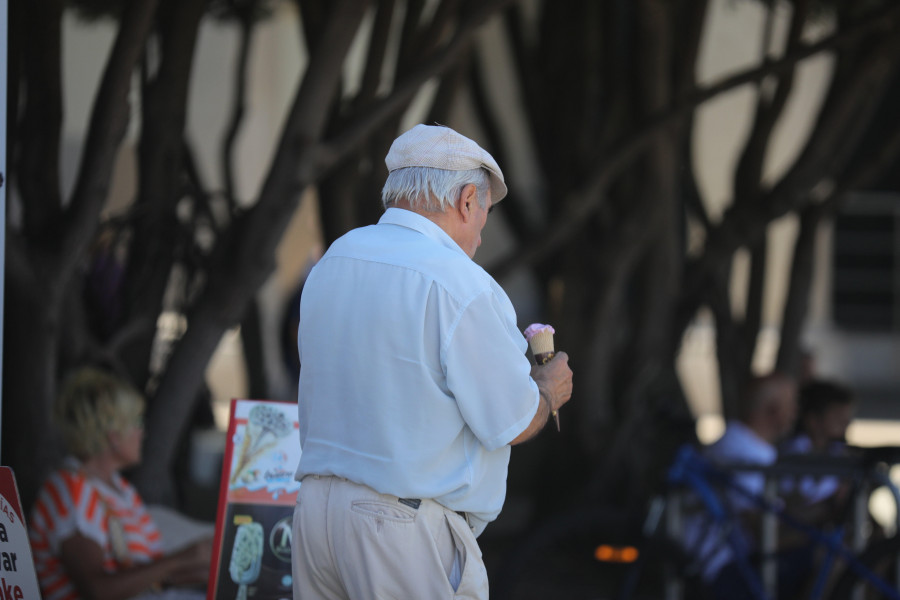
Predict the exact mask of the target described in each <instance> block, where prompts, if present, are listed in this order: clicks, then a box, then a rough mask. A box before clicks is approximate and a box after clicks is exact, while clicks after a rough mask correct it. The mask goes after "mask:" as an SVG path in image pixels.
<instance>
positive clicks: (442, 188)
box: [381, 167, 490, 212]
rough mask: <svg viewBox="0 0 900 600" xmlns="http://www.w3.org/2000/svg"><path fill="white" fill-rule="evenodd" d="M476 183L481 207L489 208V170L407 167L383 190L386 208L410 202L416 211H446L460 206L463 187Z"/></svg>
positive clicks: (393, 173) (392, 176)
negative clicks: (405, 201) (457, 205)
mask: <svg viewBox="0 0 900 600" xmlns="http://www.w3.org/2000/svg"><path fill="white" fill-rule="evenodd" d="M470 183H471V184H474V185H475V189H476V190H477V196H478V206H480V207H481V208H485V207H486V206H487V193H488V190H489V189H490V176H489V174H488V172H487V171H486V170H485V169H471V170H468V171H448V170H445V169H434V168H431V167H404V168H402V169H396V170H394V171H391V172H390V173H389V174H388V177H387V181H385V182H384V188H382V190H381V202H382V204H384V207H385V208H389V207H391V206H393V205H394V204H396V203H398V202H400V201H402V200H407V201H408V202H409V204H410V206H411V207H412V208H417V209H420V210H425V211H429V212H444V211H446V210H447V209H448V208H449V207H451V206H453V205H454V204H456V201H457V199H459V194H460V192H461V191H462V188H463V187H465V186H466V185H468V184H470Z"/></svg>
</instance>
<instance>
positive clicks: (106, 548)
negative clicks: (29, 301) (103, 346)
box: [29, 368, 212, 600]
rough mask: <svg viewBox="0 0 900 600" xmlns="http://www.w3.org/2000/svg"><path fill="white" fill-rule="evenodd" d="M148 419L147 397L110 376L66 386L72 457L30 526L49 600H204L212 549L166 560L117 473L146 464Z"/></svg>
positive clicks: (204, 546) (62, 416) (199, 546)
mask: <svg viewBox="0 0 900 600" xmlns="http://www.w3.org/2000/svg"><path fill="white" fill-rule="evenodd" d="M143 414H144V399H143V397H142V396H141V394H140V393H139V392H138V391H137V390H135V389H134V388H133V387H131V386H130V385H128V384H126V383H125V382H124V381H122V380H120V379H118V378H117V377H115V376H113V375H111V374H109V373H107V372H105V371H102V370H99V369H96V368H83V369H80V370H78V371H77V372H75V373H74V374H73V375H72V376H71V377H70V378H69V379H68V380H67V381H66V382H65V383H64V385H63V388H62V392H61V393H60V395H59V397H58V398H57V401H56V403H55V405H54V419H55V421H56V424H57V426H58V427H59V428H60V431H61V433H62V436H63V439H64V441H65V443H66V446H67V448H68V450H69V452H70V453H71V455H70V456H69V457H67V458H66V459H65V461H64V462H63V465H62V466H61V468H59V469H58V470H57V471H55V472H54V473H52V474H51V475H50V476H49V477H48V478H47V480H46V481H45V482H44V484H43V486H42V488H41V491H40V493H39V495H38V499H37V501H36V502H35V505H34V507H33V509H32V514H31V518H30V520H29V526H30V531H29V537H30V540H31V545H32V551H33V553H34V563H35V570H36V571H37V576H38V580H39V581H40V586H41V593H42V595H43V598H44V600H70V599H75V598H93V599H97V600H119V599H124V598H134V597H147V598H150V597H159V598H172V599H176V598H197V599H199V598H203V597H205V593H204V591H203V585H204V584H205V583H206V581H207V577H208V574H209V565H210V560H211V550H212V543H211V540H209V539H205V540H201V541H198V542H195V543H193V544H191V545H190V546H188V547H186V548H184V549H182V550H181V551H179V552H176V553H174V554H170V555H166V556H164V555H163V550H162V548H163V544H162V537H161V535H160V532H159V529H158V528H157V526H156V524H155V523H154V522H153V520H152V519H151V517H150V515H149V514H148V512H147V509H146V507H145V505H144V503H143V501H142V500H141V498H140V496H139V495H138V493H137V491H136V490H135V489H134V487H133V486H131V485H130V484H129V483H128V482H127V481H126V480H125V479H124V478H123V477H122V476H121V474H120V473H121V471H122V470H123V469H125V468H127V467H130V466H134V465H136V464H138V463H139V462H140V460H141V445H142V442H143V438H144V431H143ZM178 586H183V587H178ZM189 586H191V587H189Z"/></svg>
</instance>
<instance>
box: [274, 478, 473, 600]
mask: <svg viewBox="0 0 900 600" xmlns="http://www.w3.org/2000/svg"><path fill="white" fill-rule="evenodd" d="M291 547H292V552H293V556H292V565H293V582H294V600H372V599H379V600H382V599H383V600H388V599H392V600H433V599H441V598H462V599H467V600H487V598H488V581H487V570H486V569H485V566H484V562H483V561H482V559H481V550H480V549H479V548H478V543H477V542H476V541H475V535H474V534H473V533H472V530H471V529H470V528H469V526H468V524H467V523H466V520H465V519H464V518H463V517H462V516H460V515H459V514H457V513H455V512H453V511H452V510H450V509H447V508H444V507H443V506H441V505H440V504H438V503H437V502H434V501H433V500H426V499H423V500H422V501H421V504H419V506H418V508H413V507H411V506H407V505H406V504H403V503H401V502H400V501H399V499H398V498H397V497H396V496H390V495H386V494H379V493H378V492H376V491H374V490H372V489H371V488H369V487H367V486H364V485H360V484H357V483H353V482H351V481H347V480H346V479H342V478H339V477H326V476H317V475H312V476H307V477H305V478H304V479H303V483H302V484H301V486H300V491H299V493H298V495H297V505H296V507H295V509H294V523H293V536H292V541H291ZM451 581H454V582H455V581H458V586H456V589H454V586H453V584H452V583H451Z"/></svg>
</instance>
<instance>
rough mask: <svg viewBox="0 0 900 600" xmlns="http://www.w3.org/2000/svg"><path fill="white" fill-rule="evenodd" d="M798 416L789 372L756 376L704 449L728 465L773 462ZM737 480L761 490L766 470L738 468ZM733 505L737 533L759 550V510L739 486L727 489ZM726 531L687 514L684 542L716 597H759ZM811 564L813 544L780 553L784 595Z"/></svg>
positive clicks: (751, 550) (706, 519)
mask: <svg viewBox="0 0 900 600" xmlns="http://www.w3.org/2000/svg"><path fill="white" fill-rule="evenodd" d="M796 416H797V399H796V384H795V383H794V381H793V380H792V379H790V378H789V377H787V376H785V375H782V374H778V373H773V374H770V375H766V376H762V377H754V378H752V379H751V381H750V382H749V384H748V385H747V387H746V388H745V390H744V393H743V396H742V399H741V404H740V414H739V418H738V419H736V420H731V421H729V422H728V423H727V424H726V428H725V433H724V435H723V436H722V437H721V438H720V439H719V440H717V441H716V442H715V443H713V444H712V445H710V446H708V447H707V448H705V449H704V455H705V456H706V457H708V458H709V459H710V460H711V461H712V462H714V463H719V464H723V465H726V464H727V465H735V464H747V465H760V466H765V465H771V464H772V463H774V462H775V460H776V459H777V457H778V452H777V450H776V448H777V444H778V443H779V442H780V441H781V440H782V439H784V437H785V436H786V435H788V434H789V433H790V432H791V430H792V428H793V426H794V421H795V419H796ZM733 482H734V483H735V484H736V485H737V486H739V487H740V488H742V489H743V490H744V491H746V492H747V493H749V494H754V495H762V494H763V493H764V491H765V475H764V474H763V473H761V472H758V471H743V472H741V471H736V472H735V473H734V479H733ZM722 499H723V501H724V502H725V504H726V505H727V506H728V508H729V509H730V510H731V511H732V512H734V513H735V514H737V515H739V517H740V519H741V531H740V533H739V535H738V538H739V540H740V541H741V542H742V543H743V545H744V546H745V547H744V550H745V551H746V552H747V554H748V555H752V554H753V553H754V552H755V551H756V550H757V544H756V540H758V539H759V533H758V531H759V524H760V514H759V512H758V509H757V507H756V505H755V504H754V503H753V502H752V500H750V499H749V498H748V497H747V496H745V495H743V494H741V493H739V492H738V491H736V490H728V491H727V492H725V493H724V494H722ZM727 535H728V532H726V531H722V530H721V528H720V527H718V526H716V525H715V524H714V523H712V521H711V520H710V518H709V516H708V515H707V514H705V513H704V512H700V513H697V514H693V515H688V516H687V517H686V519H685V526H684V544H685V547H686V548H687V549H688V551H689V552H690V553H691V554H692V555H693V556H695V557H696V559H697V561H698V563H699V564H700V565H701V569H702V571H701V574H700V575H701V579H702V580H703V581H704V583H705V584H706V586H707V587H708V588H709V589H710V591H711V592H712V597H714V598H729V599H734V600H737V599H741V598H756V597H757V596H756V595H755V594H754V592H753V591H752V590H751V589H750V588H749V586H748V585H747V584H746V582H745V581H744V578H743V577H742V576H741V575H740V573H739V572H738V571H739V564H738V562H737V561H736V560H735V559H736V557H735V555H734V551H733V550H732V548H731V546H730V545H729V543H728V542H727V541H726V536H727ZM810 565H811V555H810V554H809V552H808V549H806V548H802V549H800V550H799V551H798V552H796V553H795V552H793V551H791V552H783V553H782V556H780V557H779V582H778V586H779V591H780V592H781V593H780V594H779V597H790V594H792V593H793V592H794V591H795V590H796V589H798V588H799V586H800V585H802V583H803V579H805V576H806V574H807V573H808V571H809V567H810Z"/></svg>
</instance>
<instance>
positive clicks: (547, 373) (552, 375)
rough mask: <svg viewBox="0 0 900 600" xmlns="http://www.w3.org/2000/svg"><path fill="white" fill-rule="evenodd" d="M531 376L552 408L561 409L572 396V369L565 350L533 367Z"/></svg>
mask: <svg viewBox="0 0 900 600" xmlns="http://www.w3.org/2000/svg"><path fill="white" fill-rule="evenodd" d="M531 378H532V379H534V381H535V382H536V383H537V384H538V389H539V390H540V391H541V395H542V396H544V398H546V399H547V402H548V403H549V404H550V410H559V408H560V407H561V406H562V405H563V404H565V403H566V402H568V401H569V399H570V398H571V397H572V369H570V368H569V355H568V354H566V353H565V352H557V353H556V354H555V355H554V356H553V358H551V359H550V362H548V363H547V364H545V365H535V366H533V367H531Z"/></svg>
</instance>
